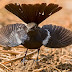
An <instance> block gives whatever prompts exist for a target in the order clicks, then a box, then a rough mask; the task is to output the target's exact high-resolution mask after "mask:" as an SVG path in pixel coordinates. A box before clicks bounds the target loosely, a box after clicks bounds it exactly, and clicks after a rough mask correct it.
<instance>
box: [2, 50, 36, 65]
mask: <svg viewBox="0 0 72 72" xmlns="http://www.w3.org/2000/svg"><path fill="white" fill-rule="evenodd" d="M36 52H37V50H35V51H33V52H31V53H28V54H27V57H28V56H30V55H33V54H34V53H36ZM24 56H25V55H23V56H20V57H18V58H14V59H11V60H9V61H6V62H3V63H2V64H7V63H10V62H13V61H16V60H19V59H22V58H24Z"/></svg>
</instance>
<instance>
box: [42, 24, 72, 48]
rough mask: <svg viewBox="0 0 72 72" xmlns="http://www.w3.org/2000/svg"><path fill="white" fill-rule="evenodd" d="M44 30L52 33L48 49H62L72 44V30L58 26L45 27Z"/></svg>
mask: <svg viewBox="0 0 72 72" xmlns="http://www.w3.org/2000/svg"><path fill="white" fill-rule="evenodd" d="M42 28H43V29H47V30H48V31H49V32H50V36H51V37H50V39H49V41H48V43H47V44H46V46H47V47H51V48H60V47H65V46H68V45H71V44H72V32H71V31H70V30H67V29H65V28H63V27H61V26H56V25H44V26H43V27H42Z"/></svg>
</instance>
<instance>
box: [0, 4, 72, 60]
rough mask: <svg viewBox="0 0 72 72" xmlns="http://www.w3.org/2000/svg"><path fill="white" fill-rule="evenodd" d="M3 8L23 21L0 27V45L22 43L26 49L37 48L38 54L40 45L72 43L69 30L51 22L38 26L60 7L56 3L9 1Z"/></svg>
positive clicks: (65, 44)
mask: <svg viewBox="0 0 72 72" xmlns="http://www.w3.org/2000/svg"><path fill="white" fill-rule="evenodd" d="M5 8H6V9H7V10H8V11H10V12H11V13H13V14H14V15H16V16H17V17H19V18H20V19H21V20H23V21H24V22H25V23H23V24H21V23H16V24H10V25H7V26H4V27H2V28H0V45H2V46H4V47H15V46H18V45H23V46H24V47H26V48H27V50H28V49H38V54H39V50H40V47H41V46H42V45H44V46H45V47H50V48H62V47H66V46H68V45H71V44H72V32H71V31H70V30H67V29H65V28H63V27H61V26H56V25H52V24H48V25H47V24H46V25H44V26H42V27H39V26H38V25H39V24H40V23H41V22H42V21H44V20H45V19H46V18H48V17H49V16H51V15H52V14H54V13H56V12H58V11H59V10H61V9H62V7H60V6H59V5H58V4H53V3H50V4H48V5H47V4H46V3H42V4H17V3H15V4H13V3H10V4H8V5H6V6H5ZM27 50H26V54H27ZM26 54H25V57H26ZM25 57H24V59H25ZM37 61H38V56H37Z"/></svg>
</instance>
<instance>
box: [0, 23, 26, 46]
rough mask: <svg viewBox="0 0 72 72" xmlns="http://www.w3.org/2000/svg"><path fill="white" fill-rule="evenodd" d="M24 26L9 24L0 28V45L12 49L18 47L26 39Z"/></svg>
mask: <svg viewBox="0 0 72 72" xmlns="http://www.w3.org/2000/svg"><path fill="white" fill-rule="evenodd" d="M26 36H27V34H26V26H25V25H24V24H11V25H7V26H4V27H2V28H0V45H2V46H4V47H13V46H17V45H20V44H21V43H22V42H24V40H25V39H26Z"/></svg>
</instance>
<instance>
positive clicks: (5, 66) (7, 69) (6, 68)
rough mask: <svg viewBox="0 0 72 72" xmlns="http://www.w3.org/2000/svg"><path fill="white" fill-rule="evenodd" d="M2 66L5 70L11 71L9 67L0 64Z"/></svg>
mask: <svg viewBox="0 0 72 72" xmlns="http://www.w3.org/2000/svg"><path fill="white" fill-rule="evenodd" d="M0 66H2V67H4V68H5V69H7V70H8V71H11V70H10V69H9V68H8V67H6V66H5V65H4V64H2V63H0Z"/></svg>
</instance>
